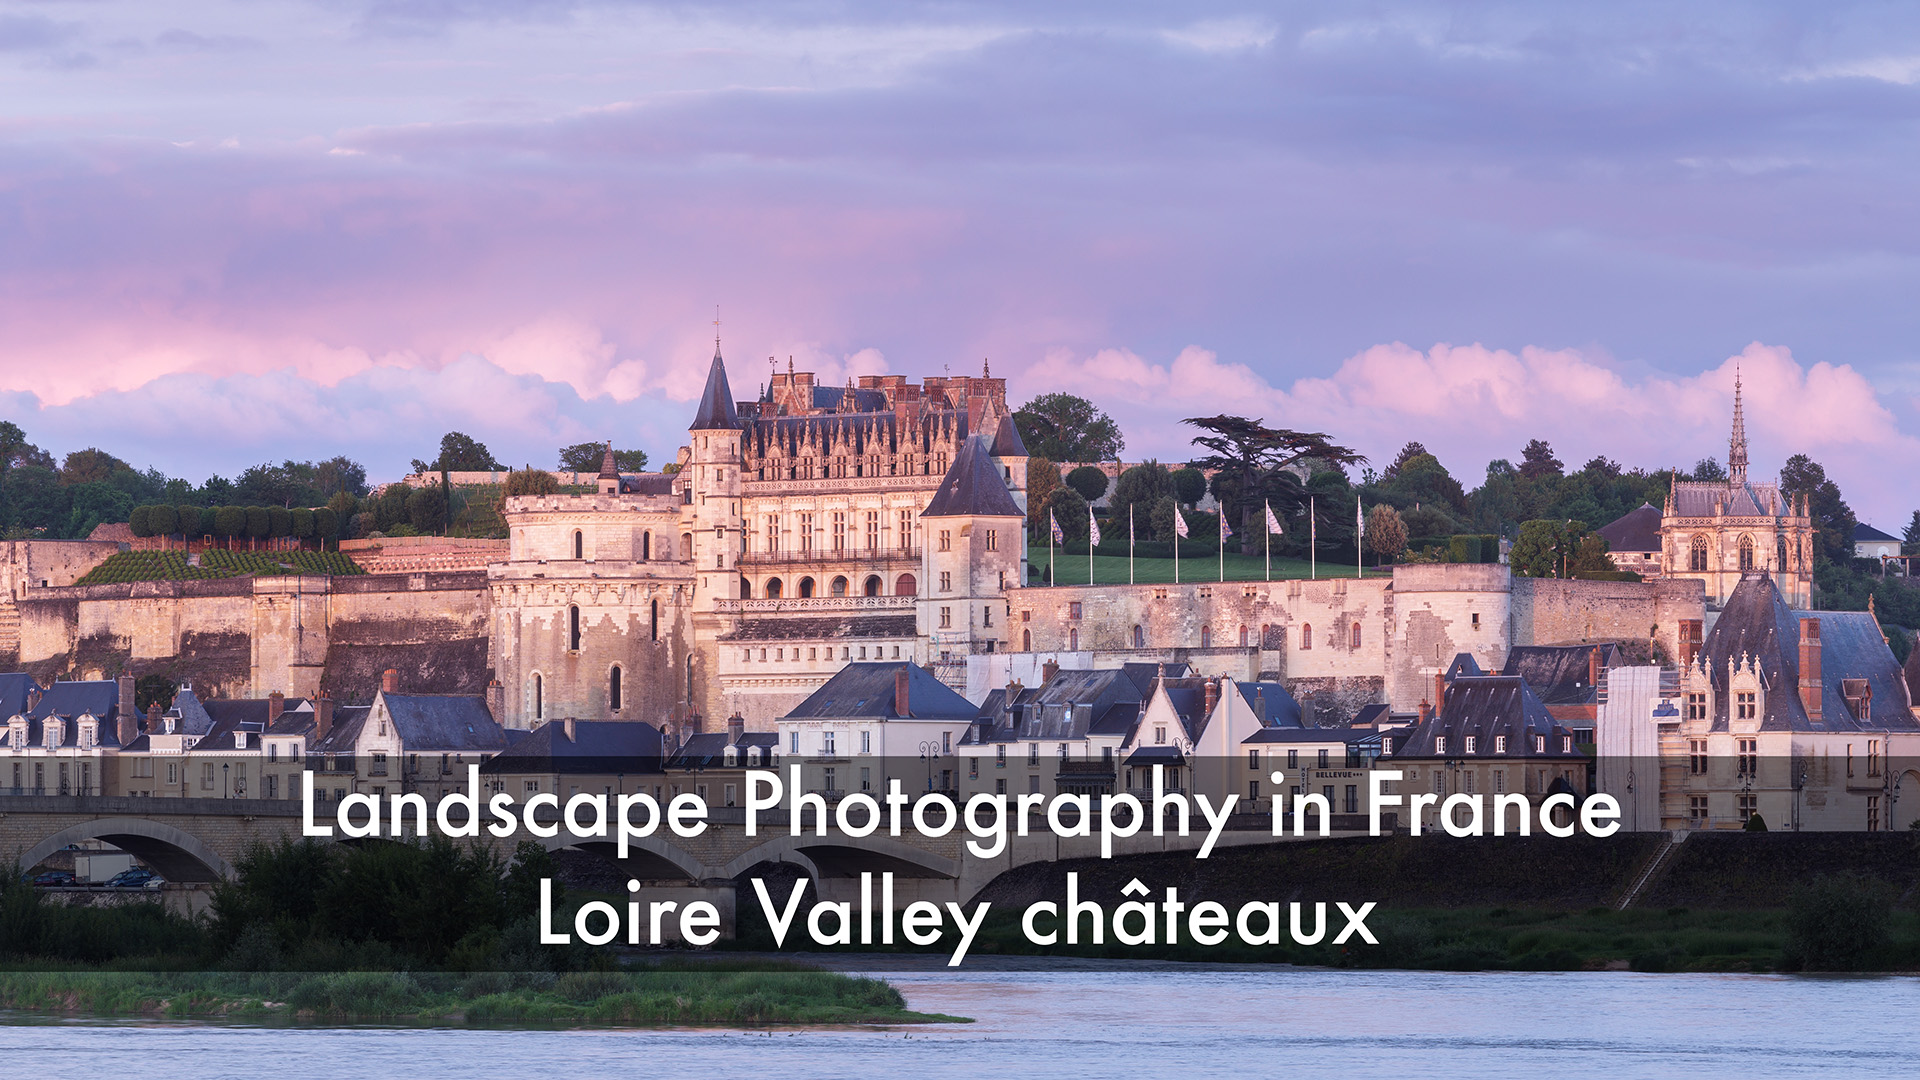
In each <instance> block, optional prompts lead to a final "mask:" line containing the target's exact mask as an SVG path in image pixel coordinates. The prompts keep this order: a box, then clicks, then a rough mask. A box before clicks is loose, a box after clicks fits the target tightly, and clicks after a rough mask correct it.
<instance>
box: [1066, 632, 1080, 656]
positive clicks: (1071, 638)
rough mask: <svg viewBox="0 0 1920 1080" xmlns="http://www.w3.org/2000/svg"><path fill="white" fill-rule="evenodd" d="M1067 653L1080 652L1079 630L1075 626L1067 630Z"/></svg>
mask: <svg viewBox="0 0 1920 1080" xmlns="http://www.w3.org/2000/svg"><path fill="white" fill-rule="evenodd" d="M1067 651H1068V652H1079V651H1080V628H1079V627H1077V626H1071V627H1068V628H1067Z"/></svg>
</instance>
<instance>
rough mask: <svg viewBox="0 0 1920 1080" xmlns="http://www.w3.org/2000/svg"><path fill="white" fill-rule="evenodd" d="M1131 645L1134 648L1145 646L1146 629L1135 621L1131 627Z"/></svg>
mask: <svg viewBox="0 0 1920 1080" xmlns="http://www.w3.org/2000/svg"><path fill="white" fill-rule="evenodd" d="M1133 647H1134V648H1136V649H1144V648H1146V647H1147V629H1146V627H1144V626H1140V625H1139V624H1137V623H1136V624H1135V625H1134V628H1133Z"/></svg>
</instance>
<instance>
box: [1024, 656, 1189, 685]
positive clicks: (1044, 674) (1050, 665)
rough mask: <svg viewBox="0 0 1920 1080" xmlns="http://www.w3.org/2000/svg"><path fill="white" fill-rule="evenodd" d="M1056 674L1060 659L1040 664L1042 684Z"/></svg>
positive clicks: (1058, 670)
mask: <svg viewBox="0 0 1920 1080" xmlns="http://www.w3.org/2000/svg"><path fill="white" fill-rule="evenodd" d="M1164 667H1165V665H1162V668H1163V670H1162V671H1161V672H1160V674H1162V675H1165V674H1166V671H1165V670H1164ZM1058 674H1060V661H1058V660H1049V661H1047V662H1046V663H1044V664H1041V665H1040V684H1041V685H1042V686H1044V685H1046V684H1047V683H1050V682H1052V681H1053V677H1054V676H1055V675H1058Z"/></svg>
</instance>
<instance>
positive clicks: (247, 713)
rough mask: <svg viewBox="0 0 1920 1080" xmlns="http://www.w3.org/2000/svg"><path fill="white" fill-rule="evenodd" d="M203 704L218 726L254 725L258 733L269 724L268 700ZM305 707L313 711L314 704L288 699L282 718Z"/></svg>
mask: <svg viewBox="0 0 1920 1080" xmlns="http://www.w3.org/2000/svg"><path fill="white" fill-rule="evenodd" d="M203 704H204V707H205V709H206V712H207V716H208V717H210V718H211V719H212V720H213V723H214V724H216V725H218V724H221V723H248V724H252V725H254V727H253V729H252V730H256V731H258V730H261V729H263V728H265V726H266V723H267V709H268V699H266V698H231V699H224V700H223V699H220V698H215V699H214V700H212V701H208V702H205V703H203ZM303 706H304V707H305V708H306V709H308V710H311V709H312V708H313V703H312V702H310V701H308V700H307V699H306V698H287V699H286V700H285V702H284V703H283V704H282V706H281V716H282V717H283V718H284V717H285V715H286V714H287V713H289V712H297V711H299V710H300V709H301V708H302V707H303ZM309 715H311V712H309Z"/></svg>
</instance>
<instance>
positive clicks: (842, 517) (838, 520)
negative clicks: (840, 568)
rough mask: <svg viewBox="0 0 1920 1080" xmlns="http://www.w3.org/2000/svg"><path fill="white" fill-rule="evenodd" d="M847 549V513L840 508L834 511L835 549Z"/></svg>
mask: <svg viewBox="0 0 1920 1080" xmlns="http://www.w3.org/2000/svg"><path fill="white" fill-rule="evenodd" d="M846 549H847V515H846V514H845V513H843V512H841V511H839V510H835V511H834V512H833V550H835V551H845V550H846Z"/></svg>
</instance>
